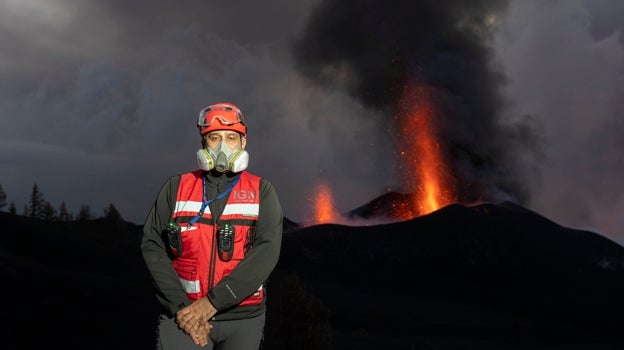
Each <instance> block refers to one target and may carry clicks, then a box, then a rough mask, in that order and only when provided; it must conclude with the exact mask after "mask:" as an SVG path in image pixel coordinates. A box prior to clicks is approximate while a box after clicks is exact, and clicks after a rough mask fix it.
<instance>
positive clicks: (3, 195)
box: [0, 185, 7, 210]
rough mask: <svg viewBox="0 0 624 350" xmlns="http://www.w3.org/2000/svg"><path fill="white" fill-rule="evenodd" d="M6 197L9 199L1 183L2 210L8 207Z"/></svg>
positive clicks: (0, 203) (0, 208) (0, 200)
mask: <svg viewBox="0 0 624 350" xmlns="http://www.w3.org/2000/svg"><path fill="white" fill-rule="evenodd" d="M6 199H7V195H6V193H4V189H2V185H0V210H2V208H4V207H6V205H7V202H6Z"/></svg>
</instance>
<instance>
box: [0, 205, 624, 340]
mask: <svg viewBox="0 0 624 350" xmlns="http://www.w3.org/2000/svg"><path fill="white" fill-rule="evenodd" d="M0 222H1V223H2V227H3V229H2V231H3V232H2V236H3V237H4V239H3V240H2V241H0V277H2V281H3V282H2V288H0V296H1V297H2V299H3V300H4V301H5V302H4V311H3V315H4V316H5V317H4V319H5V322H4V326H3V327H0V339H2V343H3V345H2V348H3V349H35V348H48V347H52V346H55V347H62V348H65V349H73V348H89V349H99V348H102V349H104V348H118V349H134V350H140V349H152V348H153V346H152V345H153V341H154V337H155V334H154V327H155V321H156V316H157V310H158V306H157V304H156V301H155V299H154V297H153V294H152V290H151V284H150V282H149V278H148V275H147V271H146V270H145V267H144V266H143V262H142V260H141V257H140V252H139V248H138V240H139V237H140V227H139V226H137V225H132V224H128V223H124V224H121V225H120V224H119V223H118V224H113V223H110V222H106V221H103V220H94V221H89V222H73V223H65V224H61V223H46V222H42V221H39V220H34V219H30V218H26V217H22V216H15V215H9V214H7V213H0ZM288 224H289V225H288V227H287V228H288V229H289V231H288V232H285V234H284V240H283V248H282V257H281V258H280V262H279V263H278V266H277V268H276V270H275V272H274V273H273V274H272V275H271V278H270V279H269V282H268V291H269V299H268V301H267V303H268V306H269V311H268V315H267V327H266V337H265V344H264V347H263V349H268V350H270V349H332V348H333V349H574V350H579V349H592V350H601V349H624V332H622V331H621V329H622V325H623V324H624V322H623V321H624V297H622V296H623V295H624V278H623V276H624V275H623V272H624V248H622V247H621V246H619V245H618V244H616V243H614V242H612V241H610V240H608V239H606V238H604V237H602V236H600V235H598V234H595V233H592V232H587V231H579V230H572V229H568V228H565V227H561V226H559V225H557V224H555V223H553V222H551V221H549V220H547V219H546V218H543V217H541V216H539V215H537V214H535V213H533V212H530V211H528V210H526V209H524V208H521V207H518V206H515V205H513V204H509V203H504V204H501V205H492V204H485V205H481V206H474V207H465V206H460V205H452V206H449V207H446V208H443V209H441V210H439V211H437V212H434V213H432V214H430V215H427V216H424V217H420V218H416V219H413V220H410V221H405V222H400V223H395V224H387V225H377V226H364V227H348V226H340V225H318V226H312V227H308V228H297V227H296V224H294V223H290V222H289V223H288Z"/></svg>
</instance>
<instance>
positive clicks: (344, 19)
mask: <svg viewBox="0 0 624 350" xmlns="http://www.w3.org/2000/svg"><path fill="white" fill-rule="evenodd" d="M507 7H508V4H507V2H506V1H498V0H496V1H495V0H479V1H450V0H448V1H438V0H436V1H433V0H431V1H392V2H391V3H385V2H381V1H374V0H366V1H353V2H351V4H350V5H349V6H344V3H337V2H334V1H324V2H322V3H320V4H319V5H318V7H317V8H316V10H315V12H314V13H313V14H312V16H311V17H310V21H309V23H308V26H307V28H306V30H305V32H304V33H303V35H302V36H301V37H300V38H299V39H298V40H297V41H296V42H295V43H294V45H293V47H292V50H293V56H294V58H295V62H296V67H297V69H298V70H299V71H300V72H301V73H302V74H303V75H305V76H306V77H308V78H309V79H311V80H313V81H315V82H316V83H318V84H320V85H321V86H324V87H325V88H328V89H330V88H336V89H344V90H345V91H348V93H349V94H350V95H351V96H353V97H354V98H355V99H357V100H358V101H361V103H362V104H363V105H364V106H366V107H367V108H369V109H371V110H375V111H379V113H378V114H377V115H381V116H382V118H384V120H383V121H382V123H384V122H385V123H386V124H388V123H391V122H392V120H393V118H394V117H395V115H397V113H398V112H399V111H398V105H399V104H400V101H399V99H400V97H401V93H402V90H403V88H404V86H405V85H406V84H411V83H413V82H417V83H418V84H424V85H426V86H427V87H428V88H429V89H430V90H431V91H433V99H434V100H435V104H436V108H437V110H438V111H439V113H437V116H436V117H437V118H438V119H437V120H435V122H434V123H435V124H436V125H437V127H438V129H437V133H438V135H437V137H438V140H439V141H440V143H441V145H442V147H443V148H444V150H445V152H446V155H447V157H448V158H449V159H451V162H452V164H451V168H452V172H453V174H454V176H456V181H457V184H458V189H459V191H458V192H459V196H460V201H462V202H471V201H477V200H515V201H519V202H521V203H526V202H527V201H528V200H529V192H530V191H529V188H528V187H527V186H525V185H524V183H525V181H524V180H523V176H524V175H525V174H524V172H525V171H526V169H531V168H532V165H531V164H530V163H531V162H533V161H534V160H535V159H536V158H537V157H538V156H539V154H540V149H539V147H538V146H539V142H538V138H537V135H536V133H535V127H534V125H533V123H532V120H531V118H529V117H518V118H513V119H511V120H510V118H507V119H506V118H505V116H504V108H505V104H506V103H507V102H506V101H505V99H504V96H503V95H502V94H501V87H502V86H503V85H504V84H505V78H504V76H503V75H502V73H501V72H499V71H498V70H497V69H496V67H497V63H496V61H495V59H494V54H493V51H492V49H491V44H492V39H493V34H494V32H495V30H496V25H497V23H498V21H499V19H500V18H501V17H502V16H504V15H505V13H506V10H507ZM380 125H383V124H380ZM380 132H381V133H382V135H381V136H380V137H383V138H386V139H388V140H392V139H393V135H392V133H393V132H394V131H393V128H392V127H389V128H380ZM519 149H522V150H523V152H526V151H527V150H530V152H529V153H530V154H528V155H524V156H522V157H519V156H518V154H517V150H519ZM416 156H417V155H416ZM527 163H529V164H527Z"/></svg>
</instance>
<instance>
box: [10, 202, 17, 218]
mask: <svg viewBox="0 0 624 350" xmlns="http://www.w3.org/2000/svg"><path fill="white" fill-rule="evenodd" d="M9 213H10V214H12V215H16V214H17V209H15V203H14V202H11V204H9Z"/></svg>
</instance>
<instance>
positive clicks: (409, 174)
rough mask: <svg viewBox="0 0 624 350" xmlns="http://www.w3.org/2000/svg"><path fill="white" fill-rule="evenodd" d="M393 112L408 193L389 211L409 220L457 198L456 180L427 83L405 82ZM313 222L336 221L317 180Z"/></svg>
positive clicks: (323, 187) (329, 200) (325, 191)
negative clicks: (446, 154)
mask: <svg viewBox="0 0 624 350" xmlns="http://www.w3.org/2000/svg"><path fill="white" fill-rule="evenodd" d="M398 110H399V112H398V113H397V114H396V115H394V120H395V122H396V126H397V128H396V132H397V133H398V145H397V147H399V150H398V151H397V155H398V158H399V164H400V165H399V167H400V169H401V172H402V175H403V191H404V192H405V193H411V194H410V195H408V196H407V197H401V198H399V197H397V198H395V199H394V200H393V201H392V209H391V213H390V215H391V216H392V218H393V219H395V220H401V221H403V220H409V219H412V218H415V217H418V216H421V215H425V214H429V213H431V212H433V211H436V210H438V209H440V208H441V207H443V206H446V205H448V204H451V203H453V202H455V201H456V200H457V196H456V195H455V194H454V191H455V184H454V181H453V176H452V174H451V173H450V170H449V167H448V166H447V165H446V161H445V157H444V152H443V149H442V146H441V143H440V141H439V140H438V137H437V135H438V132H437V130H436V124H435V118H436V108H435V105H434V103H433V98H432V96H431V94H430V92H429V89H428V88H427V86H424V85H416V84H414V85H409V86H406V88H405V92H404V95H403V98H402V99H401V102H400V104H399V108H398ZM314 193H315V195H314V197H315V198H314V220H315V221H314V222H315V223H317V224H322V223H330V222H333V223H335V222H336V220H337V218H339V217H340V214H339V213H337V212H336V209H335V207H334V201H333V198H332V193H331V190H330V188H329V185H328V184H326V183H319V184H317V186H316V189H315V191H314Z"/></svg>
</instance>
